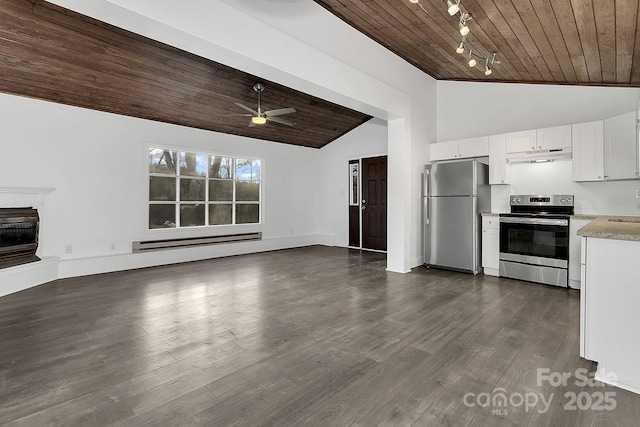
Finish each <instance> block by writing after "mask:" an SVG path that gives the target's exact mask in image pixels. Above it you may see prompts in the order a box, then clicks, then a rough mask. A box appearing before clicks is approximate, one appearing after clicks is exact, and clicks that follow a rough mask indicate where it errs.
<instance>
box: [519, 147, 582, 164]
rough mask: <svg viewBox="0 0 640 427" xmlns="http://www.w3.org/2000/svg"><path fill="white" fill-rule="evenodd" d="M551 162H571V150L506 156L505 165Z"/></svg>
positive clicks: (526, 152)
mask: <svg viewBox="0 0 640 427" xmlns="http://www.w3.org/2000/svg"><path fill="white" fill-rule="evenodd" d="M552 160H571V148H559V149H556V150H536V151H525V152H522V153H508V154H507V163H535V162H550V161H552Z"/></svg>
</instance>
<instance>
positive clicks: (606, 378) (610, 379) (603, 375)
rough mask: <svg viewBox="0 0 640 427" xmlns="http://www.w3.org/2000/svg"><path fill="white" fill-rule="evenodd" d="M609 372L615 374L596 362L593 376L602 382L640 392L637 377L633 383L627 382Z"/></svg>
mask: <svg viewBox="0 0 640 427" xmlns="http://www.w3.org/2000/svg"><path fill="white" fill-rule="evenodd" d="M611 373H614V374H617V373H616V372H615V371H612V370H609V369H606V368H605V367H604V366H603V365H602V363H598V368H597V369H596V373H595V375H594V376H593V378H594V379H595V380H597V381H600V382H602V383H605V384H609V385H612V386H614V387H619V388H621V389H624V390H627V391H630V392H632V393H636V394H640V386H639V385H638V384H637V379H636V381H635V384H629V383H628V382H627V381H624V380H623V381H621V380H620V378H617V375H611ZM614 378H615V379H614Z"/></svg>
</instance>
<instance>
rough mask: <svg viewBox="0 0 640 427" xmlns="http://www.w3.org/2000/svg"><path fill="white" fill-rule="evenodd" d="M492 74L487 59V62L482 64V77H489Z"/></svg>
mask: <svg viewBox="0 0 640 427" xmlns="http://www.w3.org/2000/svg"><path fill="white" fill-rule="evenodd" d="M492 73H493V71H491V68H490V67H489V58H487V62H486V63H485V64H484V75H485V76H490V75H491V74H492Z"/></svg>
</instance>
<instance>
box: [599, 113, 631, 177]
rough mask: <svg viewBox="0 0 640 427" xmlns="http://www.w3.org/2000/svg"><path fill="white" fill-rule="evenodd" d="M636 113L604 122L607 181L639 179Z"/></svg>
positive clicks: (605, 172)
mask: <svg viewBox="0 0 640 427" xmlns="http://www.w3.org/2000/svg"><path fill="white" fill-rule="evenodd" d="M636 132H637V131H636V112H635V111H633V112H631V113H627V114H622V115H620V116H616V117H612V118H610V119H606V120H605V121H604V177H605V179H606V180H620V179H635V178H638V141H637V139H636Z"/></svg>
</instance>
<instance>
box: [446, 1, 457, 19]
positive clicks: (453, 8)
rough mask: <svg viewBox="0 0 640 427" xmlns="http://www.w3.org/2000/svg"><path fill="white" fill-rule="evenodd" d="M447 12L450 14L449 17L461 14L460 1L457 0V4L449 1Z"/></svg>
mask: <svg viewBox="0 0 640 427" xmlns="http://www.w3.org/2000/svg"><path fill="white" fill-rule="evenodd" d="M447 12H449V15H451V16H453V15H455V14H456V13H458V12H460V0H457V1H456V2H455V3H454V2H452V1H451V0H447Z"/></svg>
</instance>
